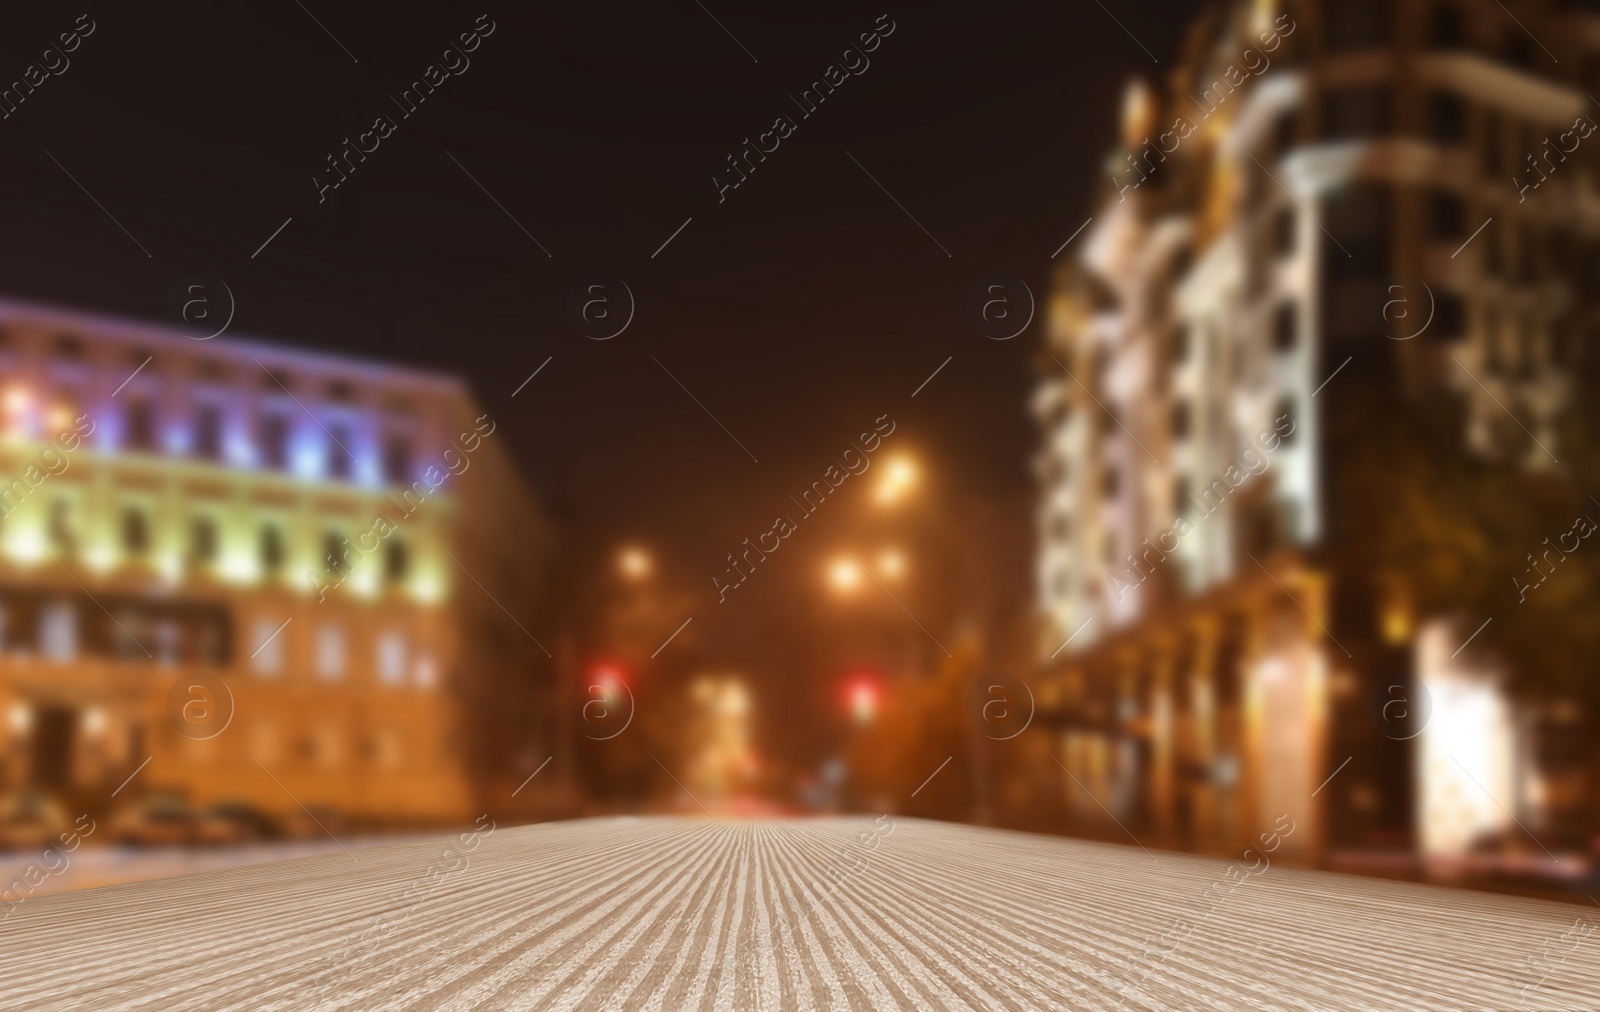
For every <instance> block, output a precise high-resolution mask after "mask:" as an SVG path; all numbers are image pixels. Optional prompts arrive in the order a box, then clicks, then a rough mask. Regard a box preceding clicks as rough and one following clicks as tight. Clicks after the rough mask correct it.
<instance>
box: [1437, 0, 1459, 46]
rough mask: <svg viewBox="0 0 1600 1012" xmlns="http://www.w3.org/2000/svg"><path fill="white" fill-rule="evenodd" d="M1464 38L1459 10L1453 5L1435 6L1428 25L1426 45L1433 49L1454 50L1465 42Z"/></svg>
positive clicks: (1442, 4)
mask: <svg viewBox="0 0 1600 1012" xmlns="http://www.w3.org/2000/svg"><path fill="white" fill-rule="evenodd" d="M1466 37H1467V33H1466V30H1465V28H1464V27H1463V26H1462V22H1461V10H1460V8H1458V7H1456V5H1455V4H1453V3H1441V4H1437V5H1435V7H1434V8H1433V17H1432V18H1431V19H1430V23H1429V25H1428V44H1429V45H1431V46H1432V47H1434V48H1435V49H1456V48H1459V47H1460V46H1461V44H1462V43H1463V42H1465V41H1466Z"/></svg>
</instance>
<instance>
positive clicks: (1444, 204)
mask: <svg viewBox="0 0 1600 1012" xmlns="http://www.w3.org/2000/svg"><path fill="white" fill-rule="evenodd" d="M1466 220H1467V205H1466V201H1464V200H1462V199H1461V196H1460V195H1459V194H1456V193H1452V192H1451V191H1449V190H1432V191H1430V192H1429V193H1428V234H1429V235H1430V236H1432V237H1433V238H1434V239H1438V240H1459V239H1462V238H1464V237H1465V236H1464V232H1465V230H1466Z"/></svg>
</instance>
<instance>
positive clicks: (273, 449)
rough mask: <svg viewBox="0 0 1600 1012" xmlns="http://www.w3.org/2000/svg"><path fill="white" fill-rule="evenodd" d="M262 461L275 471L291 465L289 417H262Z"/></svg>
mask: <svg viewBox="0 0 1600 1012" xmlns="http://www.w3.org/2000/svg"><path fill="white" fill-rule="evenodd" d="M261 462H262V463H263V464H265V465H266V466H268V467H270V468H272V469H273V470H275V471H283V470H286V469H287V468H288V467H289V419H287V418H285V417H284V416H283V415H267V416H266V417H265V418H263V419H261Z"/></svg>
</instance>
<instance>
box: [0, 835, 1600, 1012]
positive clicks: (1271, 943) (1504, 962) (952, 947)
mask: <svg viewBox="0 0 1600 1012" xmlns="http://www.w3.org/2000/svg"><path fill="white" fill-rule="evenodd" d="M1245 864H1246V862H1243V861H1239V862H1225V861H1217V860H1212V859H1208V858H1201V857H1193V856H1186V855H1179V854H1173V853H1167V852H1160V851H1156V852H1146V851H1144V850H1143V848H1141V847H1123V846H1118V845H1114V844H1102V843H1091V842H1085V841H1079V840H1068V839H1062V838H1058V837H1051V836H1041V835H1034V834H1027V833H1017V832H1010V831H1003V830H993V829H982V828H975V827H970V826H960V825H950V824H945V823H938V822H929V821H923V820H916V819H908V818H900V817H889V816H883V817H880V818H878V819H871V818H850V819H844V818H828V819H787V820H784V819H767V820H744V821H732V820H722V821H713V820H711V819H707V818H698V819H692V818H683V817H649V818H604V819H585V820H577V821H572V822H558V823H546V824H542V825H536V826H525V827H519V828H511V827H503V826H502V827H491V826H490V825H489V824H488V823H487V821H486V820H480V824H479V827H478V830H477V831H476V832H475V833H474V832H472V831H470V830H469V831H468V832H466V833H463V834H461V835H460V836H459V837H449V838H439V839H433V840H426V841H417V842H408V843H405V844H398V845H393V846H384V847H376V848H372V849H363V850H354V851H352V852H351V853H348V854H346V853H344V852H338V853H331V854H324V855H320V856H314V857H305V858H300V859H296V860H290V861H282V862H276V863H271V864H263V865H255V866H252V867H246V868H234V869H228V870H218V871H210V872H204V873H201V874H195V875H187V876H183V877H179V878H171V879H165V880H162V881H154V882H141V883H133V884H124V885H114V886H106V887H101V888H94V889H83V890H78V891H75V892H69V893H61V894H57V895H37V896H30V897H28V898H27V899H25V900H24V901H23V902H21V903H19V904H15V905H14V906H11V907H10V908H9V913H4V920H0V1007H3V1008H5V1009H7V1010H13V1009H73V1010H79V1009H160V1010H163V1012H165V1010H170V1009H297V1010H298V1009H352V1010H362V1012H366V1010H374V1009H402V1008H405V1009H519V1010H520V1009H545V1008H550V1009H659V1010H668V1012H678V1010H713V1009H715V1010H732V1009H739V1010H744V1009H818V1010H830V1012H831V1010H837V1009H852V1010H867V1009H894V1008H932V1009H968V1008H979V1009H1064V1008H1074V1009H1112V1008H1118V1007H1121V1008H1125V1009H1181V1010H1185V1012H1191V1010H1197V1009H1315V1010H1322V1009H1327V1010H1339V1012H1348V1010H1353V1009H1384V1010H1393V1009H1401V1010H1413V1009H1414V1010H1429V1012H1435V1010H1441V1009H1445V1010H1448V1009H1485V1010H1488V1009H1493V1010H1509V1009H1518V1008H1525V1009H1564V1010H1579V1009H1582V1010H1591V1009H1592V1010H1600V937H1596V933H1595V930H1594V929H1595V925H1596V924H1597V923H1600V903H1596V904H1595V905H1594V908H1593V909H1591V908H1590V907H1589V905H1588V901H1585V902H1584V903H1580V904H1563V903H1557V902H1553V901H1545V900H1534V899H1525V898H1519V897H1509V896H1500V895H1494V894H1488V893H1478V892H1472V891H1467V890H1456V889H1448V888H1443V887H1439V886H1431V885H1420V884H1415V883H1406V882H1393V881H1384V880H1379V879H1368V878H1362V877H1358V876H1351V875H1341V874H1336V873H1332V872H1320V871H1307V870H1301V869H1294V868H1288V867H1283V866H1281V865H1267V864H1265V862H1264V861H1262V860H1260V859H1259V858H1255V859H1252V861H1251V862H1249V866H1250V868H1253V869H1254V871H1253V872H1251V871H1250V870H1248V869H1246V868H1245V867H1244V866H1245ZM5 909H6V908H5V907H0V912H3V911H4V910H5Z"/></svg>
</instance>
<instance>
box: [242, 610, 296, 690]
mask: <svg viewBox="0 0 1600 1012" xmlns="http://www.w3.org/2000/svg"><path fill="white" fill-rule="evenodd" d="M284 624H285V623H282V622H275V621H273V620H272V619H270V618H258V619H256V621H255V624H254V625H253V626H252V632H251V637H250V639H251V641H252V642H254V643H255V646H254V647H252V648H251V651H252V653H251V657H250V666H251V667H252V668H253V669H254V670H255V673H256V674H258V675H269V676H270V675H276V674H278V673H279V672H280V671H282V670H283V655H284V651H285V649H286V648H285V646H284V644H285V643H286V642H288V638H289V632H288V630H287V629H284V628H283V626H284Z"/></svg>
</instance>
